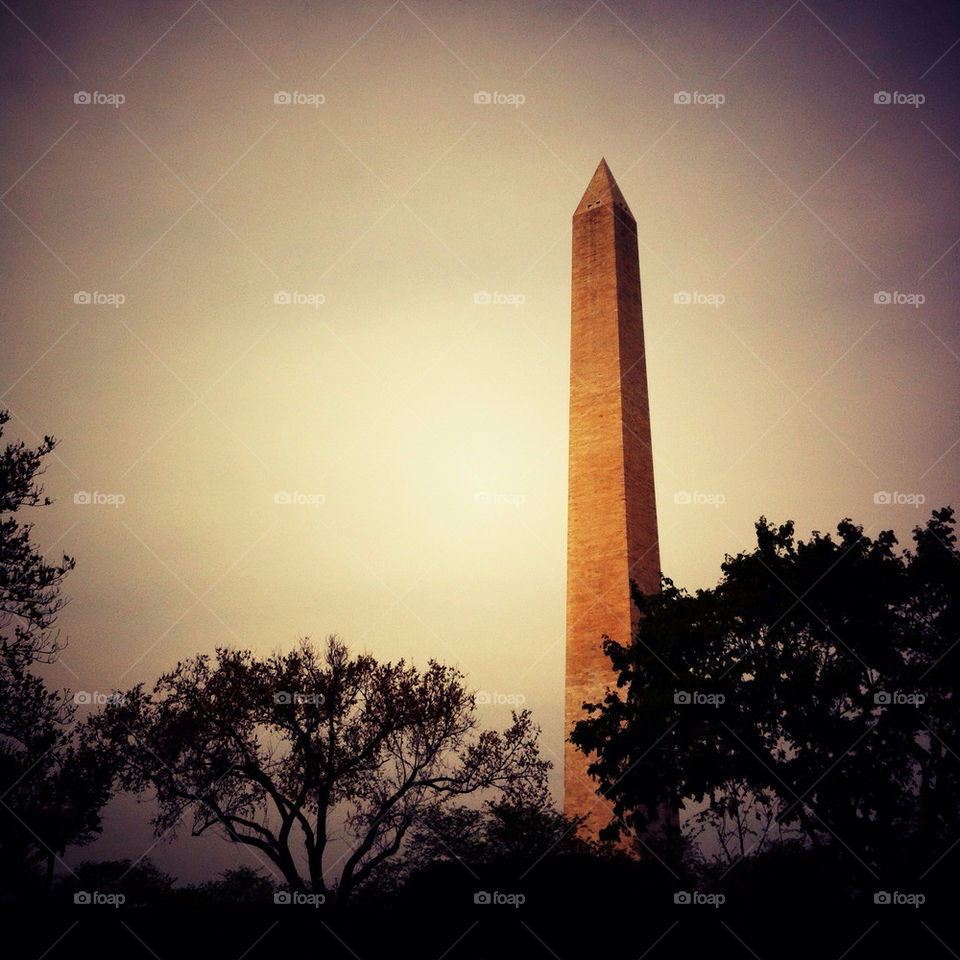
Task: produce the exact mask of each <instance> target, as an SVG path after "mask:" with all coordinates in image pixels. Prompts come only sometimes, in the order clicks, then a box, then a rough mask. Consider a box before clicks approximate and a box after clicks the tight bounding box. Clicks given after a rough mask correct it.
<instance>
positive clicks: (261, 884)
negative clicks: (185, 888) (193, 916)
mask: <svg viewBox="0 0 960 960" xmlns="http://www.w3.org/2000/svg"><path fill="white" fill-rule="evenodd" d="M196 890H197V892H198V893H199V895H200V897H201V898H202V901H203V902H205V903H213V904H218V905H221V906H228V907H233V906H241V905H243V904H252V905H263V904H267V903H270V902H272V898H273V893H274V883H273V881H272V880H271V879H270V878H269V877H265V876H264V875H263V874H262V873H261V872H260V870H258V869H256V868H254V867H248V866H243V867H234V868H232V869H229V870H224V871H223V873H222V874H221V875H220V876H219V877H218V878H217V879H216V880H208V881H207V882H206V883H202V884H200V886H199V887H197V888H196Z"/></svg>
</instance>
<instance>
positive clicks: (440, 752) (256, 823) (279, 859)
mask: <svg viewBox="0 0 960 960" xmlns="http://www.w3.org/2000/svg"><path fill="white" fill-rule="evenodd" d="M89 724H90V731H91V732H92V734H93V737H94V738H95V741H96V742H97V743H98V744H99V745H101V746H103V747H104V748H106V749H110V750H112V751H114V752H115V756H116V758H117V762H118V764H119V765H120V766H119V768H120V780H121V783H122V785H123V786H124V787H125V788H126V789H129V790H134V791H137V792H141V791H144V790H146V789H148V788H152V789H153V790H155V791H156V796H157V802H158V812H157V814H156V817H155V826H156V829H157V831H158V833H164V832H166V831H173V830H175V829H176V828H177V827H178V826H179V825H180V824H181V823H182V821H183V818H184V816H185V815H186V814H187V813H188V812H189V814H190V815H191V816H192V827H191V828H192V832H193V833H194V834H195V835H200V834H204V833H206V832H207V831H208V830H210V829H212V828H216V829H219V830H220V831H222V833H223V834H224V835H225V836H226V837H228V838H229V839H230V840H232V841H234V842H236V843H242V844H247V845H249V846H250V847H252V848H255V849H256V850H257V851H259V852H260V854H262V855H263V856H265V857H266V858H267V860H268V861H269V862H271V863H272V864H273V865H274V867H276V868H277V870H279V872H280V873H281V874H282V875H283V877H284V878H285V880H286V882H287V884H288V885H289V886H290V887H291V888H292V889H294V890H298V891H302V890H307V889H310V890H312V891H315V892H324V893H325V892H326V891H327V890H328V888H331V887H332V888H333V889H335V890H336V893H337V896H338V899H340V900H345V899H346V898H347V897H349V895H350V893H351V892H352V891H353V890H354V889H356V887H357V886H358V885H360V884H362V883H364V882H365V881H366V880H367V879H368V878H370V877H371V876H372V875H373V874H375V872H376V871H377V870H378V868H379V867H380V866H381V865H382V864H383V863H384V862H385V861H387V860H388V859H389V858H390V857H392V856H393V855H394V854H396V853H397V851H398V850H400V848H401V846H402V844H403V842H404V839H405V837H406V836H407V833H408V831H409V830H410V829H411V827H413V826H415V825H417V824H419V823H421V822H423V821H424V820H425V819H426V818H429V817H430V816H431V815H433V814H435V812H436V811H437V810H438V808H440V807H442V806H443V805H444V804H446V803H448V802H450V801H451V800H453V799H456V798H462V797H465V796H468V795H472V794H479V793H481V792H482V791H491V790H492V791H494V792H495V793H496V794H497V795H498V796H500V797H503V798H505V799H507V800H512V801H517V802H527V803H543V802H545V800H546V797H547V786H546V779H545V778H546V773H547V770H548V768H549V766H550V764H549V762H547V761H544V760H541V759H540V757H539V753H538V749H537V738H538V735H539V730H538V728H536V727H535V726H534V725H533V723H532V721H531V718H530V714H529V712H528V711H524V712H522V713H520V714H516V713H514V715H513V723H512V725H511V726H510V727H509V728H508V729H507V730H505V731H504V732H502V733H499V732H497V731H494V730H484V729H480V728H479V724H478V720H477V716H476V713H475V709H474V699H473V696H472V695H471V694H470V693H469V692H468V691H467V690H466V689H465V687H464V686H463V677H462V674H461V673H460V672H459V671H458V670H456V669H455V668H453V667H449V666H445V665H442V664H439V663H437V662H435V661H432V660H431V661H430V663H429V664H428V666H427V668H426V669H425V670H423V671H419V670H417V669H415V668H414V667H412V666H409V665H407V664H406V663H405V662H404V661H402V660H401V661H399V662H398V663H379V662H377V661H376V660H375V659H374V658H373V657H372V656H369V655H367V654H360V655H358V656H355V657H351V656H350V654H349V651H348V650H347V647H346V646H345V645H344V644H343V643H342V642H341V641H340V640H339V639H337V638H336V637H330V638H328V641H327V643H326V646H325V647H323V648H320V649H318V648H317V647H316V646H315V645H313V644H312V643H310V642H309V641H308V640H306V641H303V642H302V643H301V645H300V646H299V647H298V648H297V649H295V650H293V651H291V652H289V653H287V654H275V655H272V656H268V657H257V656H255V655H254V654H253V653H251V652H250V651H249V650H230V649H219V650H217V652H216V656H215V658H211V657H209V656H206V655H201V656H197V657H193V658H191V659H189V660H186V661H183V662H181V663H179V664H177V666H176V668H175V669H174V670H173V671H171V672H170V673H167V674H165V675H164V676H162V677H161V678H160V679H159V680H158V681H157V683H156V685H155V686H154V689H153V691H152V693H147V692H145V691H144V689H143V685H142V684H140V685H138V686H137V687H135V688H134V689H132V690H131V691H129V692H128V693H126V694H125V695H124V696H123V697H122V698H118V700H117V701H116V702H114V703H111V704H107V705H106V707H105V709H104V710H103V712H102V713H100V714H98V715H96V716H94V717H92V718H91V719H90V721H89ZM340 824H342V828H340V829H342V831H343V833H344V835H345V839H346V840H347V842H348V843H349V846H350V849H349V850H348V851H347V853H346V855H344V856H343V857H341V859H340V862H339V865H338V867H337V868H336V869H337V872H338V873H339V877H338V879H337V880H336V881H332V880H331V879H330V878H329V877H328V876H327V871H328V870H334V869H335V868H334V866H333V865H332V864H329V863H328V862H325V859H324V857H325V854H326V853H327V851H328V848H329V846H330V843H331V841H332V839H333V833H334V829H335V825H338V826H339V825H340Z"/></svg>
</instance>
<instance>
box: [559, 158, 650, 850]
mask: <svg viewBox="0 0 960 960" xmlns="http://www.w3.org/2000/svg"><path fill="white" fill-rule="evenodd" d="M571 300H572V308H571V318H570V457H569V492H568V514H567V659H566V704H565V711H564V724H565V733H566V735H567V736H569V734H570V730H571V728H572V726H573V724H574V723H576V722H577V721H578V720H581V719H584V718H585V717H586V716H587V714H586V713H585V712H584V711H583V710H582V709H581V705H582V704H583V702H584V701H585V700H587V701H593V702H597V701H599V700H601V699H602V697H603V692H604V688H605V687H607V686H611V687H612V686H614V684H615V682H616V676H615V674H614V672H613V669H612V667H611V665H610V661H609V659H607V658H606V657H605V656H604V655H603V650H602V646H601V636H602V635H603V634H607V635H608V636H609V637H610V638H611V639H613V640H616V641H618V642H619V643H621V644H627V643H629V641H630V636H631V628H632V625H633V624H634V623H635V621H636V608H635V606H634V605H633V604H632V602H631V599H630V580H631V579H632V580H636V582H637V584H638V586H639V587H640V589H641V590H643V591H644V592H645V593H654V592H656V591H657V590H659V589H660V551H659V549H658V546H657V506H656V499H655V497H654V487H653V457H652V454H651V449H650V409H649V403H648V400H647V372H646V364H645V362H644V347H643V310H642V307H641V303H640V262H639V256H638V251H637V222H636V220H634V218H633V214H632V213H631V212H630V208H629V207H628V206H627V201H626V200H625V199H624V197H623V194H622V193H621V192H620V188H619V187H618V186H617V183H616V181H615V180H614V179H613V174H612V173H611V172H610V168H609V167H608V166H607V163H606V161H605V160H601V161H600V165H599V166H598V167H597V169H596V172H595V173H594V175H593V178H592V179H591V180H590V183H589V185H588V186H587V189H586V192H585V193H584V195H583V197H582V199H581V200H580V203H579V205H578V206H577V209H576V210H575V211H574V213H573V284H572V297H571ZM587 765H588V760H587V758H586V757H585V756H584V754H582V753H580V752H579V751H578V750H577V749H576V748H575V747H574V746H573V745H572V744H570V743H567V744H566V746H565V748H564V812H565V813H566V814H567V815H568V816H582V815H584V814H589V815H590V816H589V820H588V821H587V823H586V829H587V832H588V833H591V834H593V835H596V831H597V830H599V829H600V828H601V827H603V826H606V824H607V822H608V821H609V820H610V818H611V816H612V806H611V805H610V804H609V803H607V802H606V801H604V800H603V799H602V798H600V797H599V796H597V794H596V784H595V782H594V781H592V780H591V779H590V778H589V777H588V776H587V772H586V771H587Z"/></svg>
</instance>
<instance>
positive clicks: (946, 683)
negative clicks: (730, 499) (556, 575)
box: [571, 508, 960, 871]
mask: <svg viewBox="0 0 960 960" xmlns="http://www.w3.org/2000/svg"><path fill="white" fill-rule="evenodd" d="M756 532H757V546H756V549H755V550H753V551H752V552H751V553H742V554H739V555H738V556H736V557H730V556H728V557H727V558H726V560H725V562H724V563H723V564H722V571H723V578H722V580H721V581H720V583H719V584H718V586H717V587H716V588H715V589H712V590H698V591H697V592H696V595H690V594H688V593H687V592H686V591H683V590H680V589H678V588H676V587H675V586H674V584H673V583H672V581H670V580H669V579H666V578H664V579H663V581H662V589H661V592H660V593H658V594H654V595H651V596H646V595H643V594H642V593H640V591H639V590H637V589H636V585H635V584H634V585H633V596H634V600H635V601H636V603H637V604H638V606H639V608H640V613H641V616H640V619H639V623H638V625H637V629H636V632H635V635H634V638H633V641H632V643H631V644H630V645H628V646H622V645H620V644H617V643H614V642H611V641H609V640H607V641H606V642H605V650H606V652H607V654H608V655H609V656H610V658H611V660H612V663H613V666H614V669H615V671H616V672H617V673H618V676H619V679H618V682H617V687H618V688H617V690H615V691H608V693H607V695H606V697H605V699H604V701H603V703H600V704H588V705H585V706H586V708H587V709H588V711H589V712H590V713H591V714H592V715H591V716H590V717H588V718H585V719H584V720H582V721H580V722H579V723H577V724H576V726H575V728H574V731H573V733H572V736H571V739H572V740H573V742H574V743H575V744H577V746H578V747H579V748H580V749H581V750H583V751H584V752H585V753H587V754H588V755H592V756H594V757H595V759H594V761H593V762H592V763H591V765H590V768H589V769H590V772H591V774H592V775H593V776H595V777H596V778H597V780H598V786H599V788H600V790H602V791H603V792H604V793H605V794H606V795H607V796H608V797H609V798H610V799H611V800H613V802H614V809H615V812H616V814H617V816H618V817H620V818H622V821H623V823H625V824H626V825H627V826H628V827H629V828H630V829H632V830H634V831H636V832H637V833H638V834H642V833H643V832H644V831H645V830H647V829H648V828H649V826H650V823H651V821H652V819H653V818H652V817H651V816H650V815H649V813H648V811H651V810H658V809H660V808H661V806H666V807H667V808H672V809H678V808H679V807H680V805H681V803H683V802H684V801H686V802H688V803H689V804H691V805H699V807H700V814H699V821H700V824H701V825H704V824H707V825H713V826H714V827H715V828H716V829H717V830H718V834H719V836H720V842H721V845H722V846H723V849H724V850H725V851H726V853H727V855H728V856H729V858H730V859H733V860H735V859H738V858H740V857H743V856H746V855H749V854H750V853H751V852H752V851H756V850H760V849H763V846H764V844H765V843H767V842H768V841H769V840H770V839H771V838H773V836H774V835H776V837H777V838H778V839H788V838H790V837H801V838H802V839H803V840H804V842H805V843H806V844H808V845H811V846H813V847H817V848H822V847H832V848H843V849H845V850H847V851H848V852H850V853H851V854H852V855H853V856H854V857H855V858H856V859H857V860H858V861H859V862H860V863H861V864H863V865H865V866H867V867H868V868H869V869H870V870H871V871H874V870H875V869H882V868H890V867H891V865H893V864H895V863H896V862H898V861H901V860H903V859H904V858H909V857H913V858H914V859H916V860H917V861H918V862H919V861H921V860H924V858H926V862H927V865H929V864H930V862H932V860H933V858H934V855H938V854H939V852H942V851H944V850H946V849H947V848H948V846H949V845H950V844H952V843H953V842H954V841H955V840H956V839H957V836H958V828H960V813H958V811H960V802H958V801H960V790H958V787H960V780H958V778H960V762H958V757H957V753H956V745H957V744H958V743H960V739H958V737H957V733H958V729H957V725H958V718H957V713H956V709H955V701H954V690H955V689H956V686H957V680H958V657H960V651H958V650H955V649H954V647H955V645H956V643H957V640H958V638H960V554H958V552H957V550H956V546H955V544H956V537H955V534H954V516H953V511H952V509H950V508H945V509H943V510H939V511H935V512H934V513H933V514H932V516H931V518H930V519H929V520H928V521H927V523H926V526H925V527H917V528H916V529H915V530H914V536H913V539H914V541H915V544H916V547H915V551H914V552H911V551H910V550H906V551H904V552H903V554H902V555H901V554H898V553H897V552H896V551H895V549H894V548H895V546H896V544H897V540H896V538H895V537H894V535H893V533H892V532H891V531H885V532H881V533H880V534H879V535H878V536H877V538H876V539H875V540H873V539H871V538H870V537H867V536H865V535H864V534H863V530H862V528H861V527H858V526H855V525H854V524H853V523H851V522H850V520H843V521H842V522H841V523H840V524H839V525H838V527H837V533H838V537H837V538H836V539H834V538H833V537H831V536H830V535H829V534H827V535H821V534H820V533H819V532H818V531H814V533H813V535H812V537H811V539H810V540H809V541H808V542H803V541H796V540H795V539H794V530H793V524H792V523H786V524H783V525H781V526H779V527H777V526H774V525H772V524H769V523H767V521H766V520H765V518H761V519H760V521H759V522H758V523H757V525H756ZM622 829H623V825H622V823H621V822H620V821H618V820H614V821H613V822H612V823H611V824H610V825H609V827H607V828H606V830H605V833H604V835H607V836H619V835H620V833H621V831H622Z"/></svg>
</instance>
